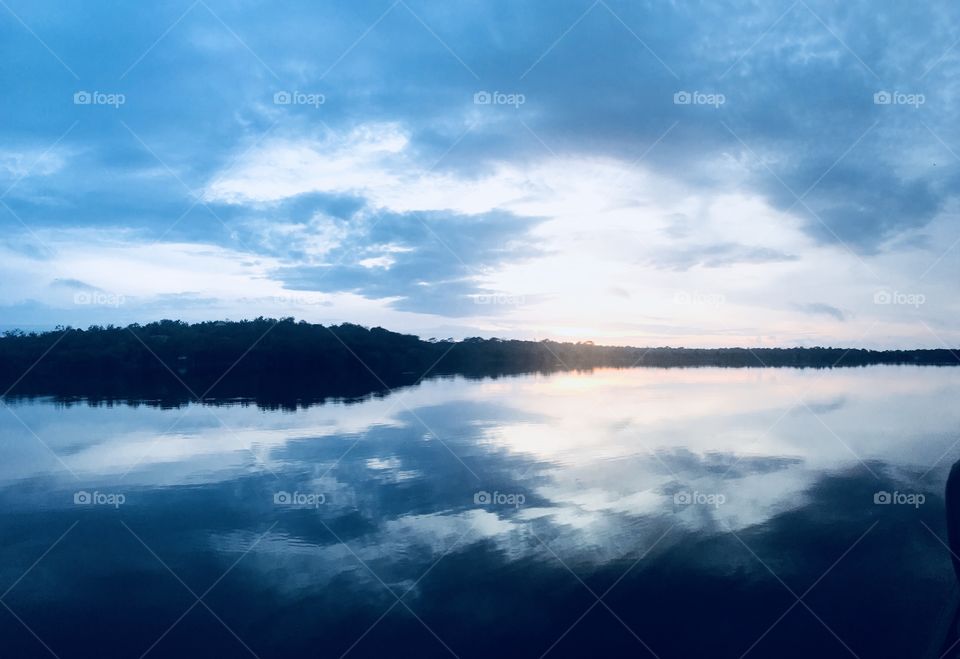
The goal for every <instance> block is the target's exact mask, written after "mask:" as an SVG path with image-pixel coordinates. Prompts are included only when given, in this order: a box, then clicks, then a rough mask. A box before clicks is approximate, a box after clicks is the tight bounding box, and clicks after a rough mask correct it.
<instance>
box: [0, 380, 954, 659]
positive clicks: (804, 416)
mask: <svg viewBox="0 0 960 659" xmlns="http://www.w3.org/2000/svg"><path fill="white" fill-rule="evenodd" d="M958 400H960V369H955V368H954V369H948V368H916V367H869V368H864V369H839V370H828V371H800V370H789V369H763V370H760V369H758V370H745V369H739V370H724V369H689V370H680V369H676V370H653V369H634V370H625V371H598V372H595V373H593V374H556V375H551V376H524V377H516V378H508V379H502V380H496V381H484V382H470V381H465V380H461V379H456V380H451V379H446V380H433V381H427V382H425V383H423V384H422V385H420V386H418V387H414V388H409V389H405V390H400V391H396V392H394V393H393V394H391V395H389V396H386V397H383V398H374V399H370V400H366V401H363V402H359V403H354V404H349V405H347V404H339V403H338V404H327V405H321V406H316V407H311V408H308V409H301V410H298V411H296V412H284V411H263V410H260V409H258V408H257V407H256V406H243V405H227V406H200V405H192V406H189V407H184V408H180V409H158V408H154V407H149V406H140V407H135V408H134V407H126V406H118V407H112V408H108V407H99V408H91V407H88V406H86V405H83V404H80V405H74V406H70V407H64V406H62V405H56V404H54V403H53V402H50V401H42V400H35V401H32V402H21V403H10V404H9V407H8V408H6V409H0V438H2V439H0V533H2V536H0V537H2V543H0V594H2V595H0V602H2V604H3V605H4V607H0V644H2V647H0V656H3V657H39V656H58V657H62V658H63V659H67V658H68V657H141V656H144V655H146V656H148V657H185V656H202V657H242V656H256V657H262V658H266V657H294V656H296V657H300V656H313V657H340V656H343V655H345V654H346V655H347V656H353V657H385V656H404V657H407V656H409V657H433V656H438V657H442V656H457V657H486V656H518V657H526V656H533V657H539V656H542V655H544V654H545V653H546V654H547V656H556V657H561V656H571V657H574V656H575V657H584V656H639V657H643V656H657V657H662V658H664V659H665V658H667V657H740V656H743V655H744V654H746V656H750V657H812V656H816V657H834V656H836V657H845V656H859V657H917V656H923V653H924V651H925V650H926V648H927V646H928V644H929V643H930V641H931V640H932V639H931V636H932V635H933V634H934V631H933V628H934V627H935V624H934V619H935V617H936V616H937V615H938V614H939V612H940V610H941V608H942V606H943V603H944V601H945V598H946V596H947V593H948V592H949V589H950V588H951V587H952V582H953V576H952V573H951V566H950V558H949V553H948V550H947V548H946V547H945V546H944V545H943V544H942V542H941V539H942V540H943V541H944V542H945V541H946V530H945V523H944V521H943V520H944V509H943V497H942V491H943V485H944V482H945V479H946V475H947V472H948V471H949V468H950V466H951V464H952V463H953V462H954V461H955V460H957V459H958V458H960V445H955V442H957V441H958V440H960V432H958V429H960V405H957V401H958ZM877 493H890V494H891V498H893V499H895V501H894V502H893V503H886V504H885V503H875V499H877V498H878V497H879V500H880V501H884V500H885V496H884V495H883V494H880V495H878V494H877ZM893 493H897V494H896V496H893ZM4 591H5V592H4Z"/></svg>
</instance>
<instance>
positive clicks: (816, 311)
mask: <svg viewBox="0 0 960 659" xmlns="http://www.w3.org/2000/svg"><path fill="white" fill-rule="evenodd" d="M797 309H798V310H800V311H802V312H803V313H807V314H812V315H815V316H828V317H830V318H833V319H834V320H839V321H844V320H846V319H847V313H846V312H845V311H844V310H843V309H838V308H837V307H835V306H833V305H830V304H826V303H824V302H810V303H808V304H798V305H797Z"/></svg>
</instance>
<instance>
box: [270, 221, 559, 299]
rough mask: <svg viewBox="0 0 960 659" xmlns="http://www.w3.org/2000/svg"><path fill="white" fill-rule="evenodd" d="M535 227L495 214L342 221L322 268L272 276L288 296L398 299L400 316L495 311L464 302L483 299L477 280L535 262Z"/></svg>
mask: <svg viewBox="0 0 960 659" xmlns="http://www.w3.org/2000/svg"><path fill="white" fill-rule="evenodd" d="M539 221H540V220H538V219H537V218H528V217H518V216H515V215H512V214H509V213H501V212H492V213H484V214H482V215H458V214H452V213H377V214H372V215H371V214H358V215H355V216H353V217H352V218H350V219H347V220H343V222H345V223H346V224H349V227H347V228H345V230H347V232H348V233H347V238H346V239H345V240H344V242H343V243H342V244H340V245H338V246H337V247H336V248H335V249H333V250H332V251H331V252H329V253H328V254H327V255H326V259H325V260H326V262H325V263H324V264H322V265H311V266H290V267H284V268H282V269H280V270H279V271H278V272H276V273H275V275H276V276H277V277H278V278H279V279H280V280H281V281H283V282H284V285H285V286H286V287H287V288H290V289H294V290H314V291H326V292H333V291H351V292H354V293H358V294H360V295H363V296H365V297H369V298H389V297H398V298H400V299H399V300H397V301H396V302H394V303H393V306H394V307H395V308H397V309H400V310H403V311H419V312H424V313H435V314H441V315H445V316H465V315H473V314H478V313H479V312H481V311H483V312H485V313H491V312H495V311H497V310H498V308H499V307H500V306H503V305H486V306H483V307H482V308H481V307H479V306H478V304H477V302H476V300H475V298H474V297H472V296H476V295H484V294H489V293H490V291H489V290H487V289H485V288H484V287H483V286H482V284H481V283H480V282H479V281H478V280H477V278H478V277H480V276H482V275H484V274H485V273H486V272H489V271H493V270H495V269H496V268H497V267H499V266H502V265H504V264H507V263H514V262H519V261H522V260H525V259H529V258H532V257H534V256H537V255H539V254H541V253H542V250H541V248H540V246H539V245H538V244H537V240H536V239H535V238H534V237H533V236H532V235H531V233H530V232H531V230H532V229H533V228H534V227H535V226H536V225H537V224H538V223H539ZM378 259H379V261H377V260H378ZM516 295H522V291H521V292H517V293H516Z"/></svg>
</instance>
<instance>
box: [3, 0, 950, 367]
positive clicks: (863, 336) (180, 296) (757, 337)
mask: <svg viewBox="0 0 960 659" xmlns="http://www.w3.org/2000/svg"><path fill="white" fill-rule="evenodd" d="M0 56H2V61H3V64H2V65H0V83H2V88H3V93H2V95H0V227H2V232H0V328H3V329H9V328H14V327H18V328H24V329H40V328H53V327H54V326H57V325H72V326H75V327H86V326H88V325H91V324H108V323H113V324H126V323H131V322H148V321H153V320H159V319H162V318H178V319H184V320H189V321H199V320H217V319H234V320H236V319H241V318H252V317H256V316H261V315H262V316H269V317H287V316H293V317H295V318H297V319H304V320H308V321H311V322H322V323H340V322H355V323H359V324H362V325H367V326H383V327H386V328H388V329H392V330H396V331H403V332H409V333H413V334H418V335H420V336H422V337H425V338H427V337H437V338H445V337H454V338H462V337H466V336H500V337H512V338H526V339H545V338H549V339H557V340H572V341H575V340H593V341H595V342H597V343H607V344H630V345H641V346H651V345H653V346H664V345H671V346H708V347H713V346H734V345H739V346H811V345H833V346H864V347H874V348H893V347H907V348H909V347H931V348H939V347H944V346H950V347H955V346H957V345H960V329H958V328H957V325H956V323H955V319H956V318H957V316H958V312H960V300H958V295H957V284H958V282H960V218H958V204H957V201H958V200H957V192H958V190H960V187H958V184H960V123H958V122H957V121H956V116H957V112H956V110H957V105H958V101H960V95H958V93H960V75H958V73H960V71H958V68H960V5H957V4H956V3H950V2H930V3H905V2H899V1H896V0H889V1H888V0H883V1H880V2H854V3H833V2H826V1H817V0H796V1H793V2H791V1H780V0H763V1H758V2H727V1H725V0H711V1H710V2H696V1H689V2H681V1H677V2H672V1H670V0H656V1H650V2H647V1H645V0H596V1H594V0H509V1H500V0H485V1H482V2H481V1H471V0H463V1H457V2H440V1H438V0H351V1H349V2H347V1H337V2H329V1H327V2H319V1H317V2H307V1H305V0H291V1H288V2H276V1H274V2H267V1H265V0H262V1H261V0H182V1H181V0H171V1H170V2H164V3H132V2H122V1H119V0H116V1H106V0H90V1H89V2H84V3H67V2H47V1H45V0H0Z"/></svg>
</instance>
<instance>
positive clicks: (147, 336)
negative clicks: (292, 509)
mask: <svg viewBox="0 0 960 659" xmlns="http://www.w3.org/2000/svg"><path fill="white" fill-rule="evenodd" d="M957 363H958V360H957V358H956V357H955V356H954V354H953V353H952V352H951V351H949V350H894V351H882V352H878V351H871V350H862V349H853V350H846V349H842V348H755V349H748V348H721V349H697V348H666V347H661V348H632V347H613V346H597V345H593V343H592V342H590V341H585V342H581V343H560V342H555V341H517V340H503V339H483V338H480V337H471V338H468V339H464V340H463V341H459V342H456V341H453V340H452V339H443V340H430V341H423V340H421V339H419V338H418V337H416V336H411V335H407V334H398V333H396V332H390V331H388V330H385V329H383V328H380V327H374V328H365V327H361V326H359V325H352V324H348V323H344V324H341V325H332V326H324V325H316V324H311V323H307V322H304V321H300V322H296V321H294V319H293V318H281V319H271V318H256V319H253V320H242V321H235V322H230V321H211V322H203V323H193V324H191V323H185V322H183V321H177V320H162V321H159V322H155V323H149V324H146V325H139V324H133V325H130V326H127V327H115V326H112V325H107V326H92V327H89V328H87V329H85V330H84V329H74V328H69V327H67V328H58V329H57V330H55V331H51V332H43V333H36V332H31V333H24V332H21V331H19V330H13V331H8V332H5V333H4V334H3V336H2V337H0V393H3V392H6V391H7V390H10V393H11V394H14V395H17V394H19V395H36V394H41V395H56V396H64V397H69V396H82V397H86V398H92V399H97V398H110V399H112V398H120V399H130V400H135V399H145V398H153V399H158V400H162V401H170V402H174V403H177V402H183V401H185V400H190V399H195V398H203V397H220V398H223V397H231V396H244V397H256V398H258V400H276V401H282V402H287V401H291V400H292V401H301V402H304V401H309V400H317V399H322V398H325V397H328V396H342V397H351V396H360V395H364V394H366V393H369V392H375V391H381V390H385V389H389V388H392V387H396V386H399V385H404V384H411V383H413V382H416V381H417V380H418V379H420V378H421V377H422V376H424V374H425V373H426V372H427V371H429V372H430V374H438V373H439V374H455V373H456V374H463V375H466V376H489V375H500V374H510V373H520V372H528V371H543V372H547V371H555V370H562V369H590V368H596V367H603V366H608V367H610V366H612V367H631V366H654V367H678V366H687V367H693V366H725V367H764V366H791V367H814V368H823V367H833V366H865V365H869V364H923V365H956V364H957Z"/></svg>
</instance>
